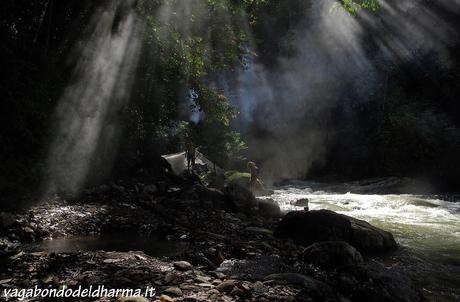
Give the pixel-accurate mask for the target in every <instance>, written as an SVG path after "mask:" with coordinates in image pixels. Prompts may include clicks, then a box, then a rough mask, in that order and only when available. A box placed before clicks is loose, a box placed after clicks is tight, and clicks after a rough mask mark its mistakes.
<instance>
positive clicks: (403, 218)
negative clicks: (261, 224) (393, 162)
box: [269, 182, 460, 301]
mask: <svg viewBox="0 0 460 302" xmlns="http://www.w3.org/2000/svg"><path fill="white" fill-rule="evenodd" d="M344 189H345V190H344ZM356 191H360V190H359V189H358V190H356ZM367 191H368V192H366V193H360V194H357V193H350V192H347V193H344V192H346V187H345V186H342V187H341V186H327V185H322V184H318V183H313V182H295V183H290V184H287V185H285V186H282V187H278V188H276V189H275V192H274V194H273V195H272V196H270V197H269V198H272V199H273V200H275V201H276V202H277V203H278V204H279V205H280V207H281V208H282V209H283V210H285V211H291V210H301V209H302V207H296V206H294V205H293V204H294V203H295V202H296V201H297V200H299V199H303V198H307V199H308V200H309V208H310V210H317V209H329V210H332V211H335V212H338V213H342V214H345V215H349V216H352V217H355V218H358V219H363V220H365V221H368V222H370V223H371V224H373V225H375V226H378V227H380V228H382V229H384V230H387V231H389V232H391V233H393V235H394V236H395V239H396V241H397V242H398V243H399V244H400V246H401V247H402V248H401V249H400V251H399V252H398V253H397V254H396V255H394V256H393V260H395V261H398V262H400V263H401V262H404V263H405V265H406V268H407V267H408V268H409V269H408V271H409V273H412V274H413V275H414V276H416V277H417V278H419V279H420V280H421V281H423V282H424V283H425V284H426V288H424V290H425V292H426V294H427V296H428V297H430V300H433V301H460V201H459V200H460V198H458V196H453V195H450V196H449V195H412V194H373V193H372V192H369V191H372V190H367ZM427 280H428V281H427ZM456 299H459V300H456Z"/></svg>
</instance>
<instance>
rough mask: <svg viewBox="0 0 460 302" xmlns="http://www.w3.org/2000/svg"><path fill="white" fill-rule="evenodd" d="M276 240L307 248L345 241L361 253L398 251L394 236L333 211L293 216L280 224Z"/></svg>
mask: <svg viewBox="0 0 460 302" xmlns="http://www.w3.org/2000/svg"><path fill="white" fill-rule="evenodd" d="M275 236H276V237H279V238H291V239H293V240H294V242H295V243H297V244H301V245H304V246H309V245H311V244H313V243H316V242H320V241H345V242H347V243H349V244H351V245H352V246H354V247H355V248H357V249H359V250H360V251H361V252H387V251H391V250H394V249H396V248H397V244H396V241H395V240H394V238H393V235H392V234H391V233H389V232H386V231H383V230H381V229H379V228H376V227H374V226H372V225H370V224H369V223H367V222H365V221H362V220H358V219H355V218H352V217H348V216H346V215H341V214H337V213H335V212H333V211H329V210H319V211H309V212H307V211H294V212H290V213H288V214H287V215H286V216H285V217H284V218H283V219H282V221H281V222H280V223H279V224H278V226H277V228H276V230H275Z"/></svg>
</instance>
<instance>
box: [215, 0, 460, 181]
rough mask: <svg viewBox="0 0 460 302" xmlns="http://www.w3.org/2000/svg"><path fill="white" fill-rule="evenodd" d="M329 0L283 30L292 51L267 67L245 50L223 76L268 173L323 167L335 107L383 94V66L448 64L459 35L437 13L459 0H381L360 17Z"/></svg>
mask: <svg viewBox="0 0 460 302" xmlns="http://www.w3.org/2000/svg"><path fill="white" fill-rule="evenodd" d="M334 3H335V2H334V1H333V0H328V1H311V6H310V7H308V9H307V11H305V19H304V20H305V22H301V24H299V25H298V26H297V28H296V29H295V30H294V32H293V33H292V34H290V35H288V36H287V37H286V41H285V44H286V45H288V48H289V49H290V54H289V56H285V57H279V58H272V64H271V66H266V65H264V64H262V63H260V62H258V60H257V57H255V56H250V57H248V58H247V62H248V64H247V66H246V67H245V68H242V69H241V70H240V71H239V72H238V74H237V75H236V77H235V76H234V75H232V76H231V77H229V76H226V77H225V78H224V80H223V81H222V79H221V81H220V82H221V83H220V86H221V87H224V88H225V89H226V91H227V94H228V95H229V96H230V99H231V100H232V102H233V103H234V105H235V106H236V107H237V108H238V109H239V111H240V115H239V118H238V120H237V122H236V124H235V127H237V128H238V129H239V130H240V131H241V132H243V133H244V136H245V138H246V140H247V142H248V145H249V150H251V152H250V154H249V156H250V157H251V158H252V159H254V160H256V161H258V163H259V164H260V165H261V166H262V171H263V172H262V174H263V175H264V177H265V178H266V179H282V178H296V177H304V176H305V175H306V174H307V173H308V171H310V169H312V168H313V167H316V166H321V165H322V164H323V163H324V162H325V160H326V157H327V152H328V147H329V146H330V144H331V142H332V141H333V140H334V138H335V137H336V135H337V130H340V129H338V128H337V126H336V125H333V123H332V121H333V114H334V112H335V111H336V110H337V108H339V107H340V108H345V110H344V111H345V112H346V110H347V109H348V110H350V108H351V106H352V103H356V102H357V101H358V102H367V100H368V99H370V98H371V97H372V96H373V95H375V94H382V90H383V86H384V82H385V76H386V72H385V68H386V66H389V65H397V64H400V63H402V62H405V61H408V60H414V59H416V58H417V57H418V56H421V55H424V54H427V53H433V54H435V55H436V57H437V58H438V59H439V60H440V61H441V62H442V64H444V65H446V66H447V65H448V64H449V61H450V54H449V52H448V51H447V47H448V45H449V43H451V42H452V41H455V40H457V41H458V29H457V28H455V27H454V26H453V24H452V23H449V21H447V20H446V19H445V18H444V17H443V16H442V15H443V14H446V12H449V11H450V12H458V11H459V1H455V2H452V1H451V2H447V1H440V2H438V3H437V4H433V3H431V2H426V1H417V0H414V1H389V0H386V1H381V8H380V9H379V11H378V12H377V13H375V14H374V13H370V12H364V11H361V12H360V13H359V15H358V16H357V17H356V16H351V15H349V14H348V13H347V12H345V11H344V10H343V9H341V8H340V7H337V6H334ZM334 7H336V8H335V9H334ZM371 46H373V49H372V51H371V50H370V48H371ZM254 51H255V52H257V49H254ZM382 66H383V68H382ZM419 68H420V70H421V71H423V66H419ZM338 127H339V128H340V125H338ZM350 143H351V142H350Z"/></svg>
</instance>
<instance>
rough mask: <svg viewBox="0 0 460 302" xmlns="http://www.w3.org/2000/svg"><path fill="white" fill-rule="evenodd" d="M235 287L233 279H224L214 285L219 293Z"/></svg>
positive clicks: (229, 290)
mask: <svg viewBox="0 0 460 302" xmlns="http://www.w3.org/2000/svg"><path fill="white" fill-rule="evenodd" d="M233 288H235V281H234V280H226V281H224V282H222V283H220V284H219V285H217V286H216V289H217V290H218V291H219V292H221V293H229V292H231V291H232V290H233Z"/></svg>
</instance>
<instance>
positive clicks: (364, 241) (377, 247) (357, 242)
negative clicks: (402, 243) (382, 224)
mask: <svg viewBox="0 0 460 302" xmlns="http://www.w3.org/2000/svg"><path fill="white" fill-rule="evenodd" d="M349 219H350V222H351V244H352V245H353V246H355V247H356V248H358V249H360V250H362V251H369V252H383V251H392V250H395V249H397V248H398V245H397V243H396V241H395V239H394V237H393V235H392V234H391V233H389V232H386V231H384V230H381V229H379V228H377V227H375V226H373V225H371V224H370V223H368V222H366V221H363V220H359V219H355V218H351V217H349Z"/></svg>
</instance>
